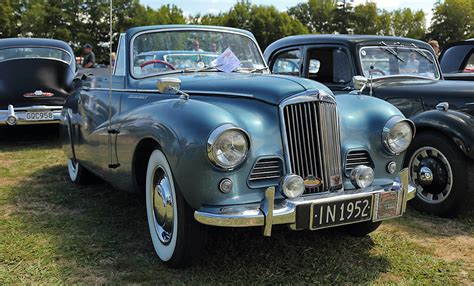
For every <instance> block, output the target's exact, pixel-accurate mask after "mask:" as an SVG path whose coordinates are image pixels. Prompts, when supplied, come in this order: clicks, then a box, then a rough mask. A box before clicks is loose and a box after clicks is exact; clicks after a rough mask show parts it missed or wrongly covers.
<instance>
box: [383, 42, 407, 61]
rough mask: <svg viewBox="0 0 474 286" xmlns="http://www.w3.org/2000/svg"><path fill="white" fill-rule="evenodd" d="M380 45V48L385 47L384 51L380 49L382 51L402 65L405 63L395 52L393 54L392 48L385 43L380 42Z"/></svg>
mask: <svg viewBox="0 0 474 286" xmlns="http://www.w3.org/2000/svg"><path fill="white" fill-rule="evenodd" d="M380 44H381V45H382V46H385V47H386V48H385V49H382V50H384V51H387V52H388V53H390V54H391V55H393V56H394V57H396V58H397V60H399V61H401V62H402V63H404V62H405V61H404V60H403V59H402V58H401V57H400V56H399V55H398V53H397V52H395V51H394V50H393V49H392V48H390V47H389V46H388V45H387V44H386V43H385V42H380Z"/></svg>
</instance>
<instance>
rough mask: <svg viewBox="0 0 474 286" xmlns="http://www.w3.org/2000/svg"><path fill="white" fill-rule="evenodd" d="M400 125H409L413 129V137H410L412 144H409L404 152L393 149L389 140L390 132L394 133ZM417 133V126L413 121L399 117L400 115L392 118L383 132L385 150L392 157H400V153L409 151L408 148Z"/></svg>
mask: <svg viewBox="0 0 474 286" xmlns="http://www.w3.org/2000/svg"><path fill="white" fill-rule="evenodd" d="M398 124H408V126H409V127H410V129H411V133H412V134H411V136H410V142H409V143H408V144H407V146H406V147H405V148H404V149H403V150H395V148H393V146H391V145H390V142H389V140H388V139H389V135H390V132H391V131H393V129H394V128H395V127H396V126H397V125H398ZM415 132H416V128H415V124H414V123H413V121H411V120H409V119H406V118H404V117H402V116H399V115H396V116H393V117H391V118H390V119H389V120H388V121H387V123H386V124H385V126H384V128H383V130H382V142H383V145H384V147H385V150H386V151H387V152H388V153H389V154H390V155H398V154H400V153H403V152H405V151H406V150H407V149H408V147H409V146H410V144H411V142H412V141H413V138H414V137H415Z"/></svg>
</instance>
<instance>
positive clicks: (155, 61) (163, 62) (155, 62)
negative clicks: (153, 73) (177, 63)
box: [140, 60, 176, 70]
mask: <svg viewBox="0 0 474 286" xmlns="http://www.w3.org/2000/svg"><path fill="white" fill-rule="evenodd" d="M151 64H163V65H165V66H166V67H167V68H169V69H170V70H175V69H176V68H175V67H174V66H173V65H172V64H170V63H169V62H165V61H162V60H150V61H146V62H144V63H142V64H141V65H140V67H141V68H143V67H145V66H147V65H151Z"/></svg>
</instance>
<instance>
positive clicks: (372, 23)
mask: <svg viewBox="0 0 474 286" xmlns="http://www.w3.org/2000/svg"><path fill="white" fill-rule="evenodd" d="M377 24H378V14H377V5H376V4H375V3H371V2H369V3H367V4H362V5H357V6H355V7H354V34H369V35H377V34H379V26H378V25H377Z"/></svg>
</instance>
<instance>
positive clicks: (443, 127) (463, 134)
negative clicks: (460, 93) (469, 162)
mask: <svg viewBox="0 0 474 286" xmlns="http://www.w3.org/2000/svg"><path fill="white" fill-rule="evenodd" d="M410 119H411V120H413V122H414V123H415V125H416V127H417V130H418V131H423V130H437V131H439V132H441V133H443V134H444V135H446V136H447V137H449V138H451V140H452V142H453V143H454V144H455V145H456V146H458V147H459V149H460V150H461V151H462V152H463V153H464V154H466V156H468V157H469V158H471V159H474V118H473V117H472V116H471V115H469V114H467V113H463V112H459V111H454V110H448V111H439V110H430V111H425V112H422V113H418V114H417V115H415V116H413V117H412V118H410Z"/></svg>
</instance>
